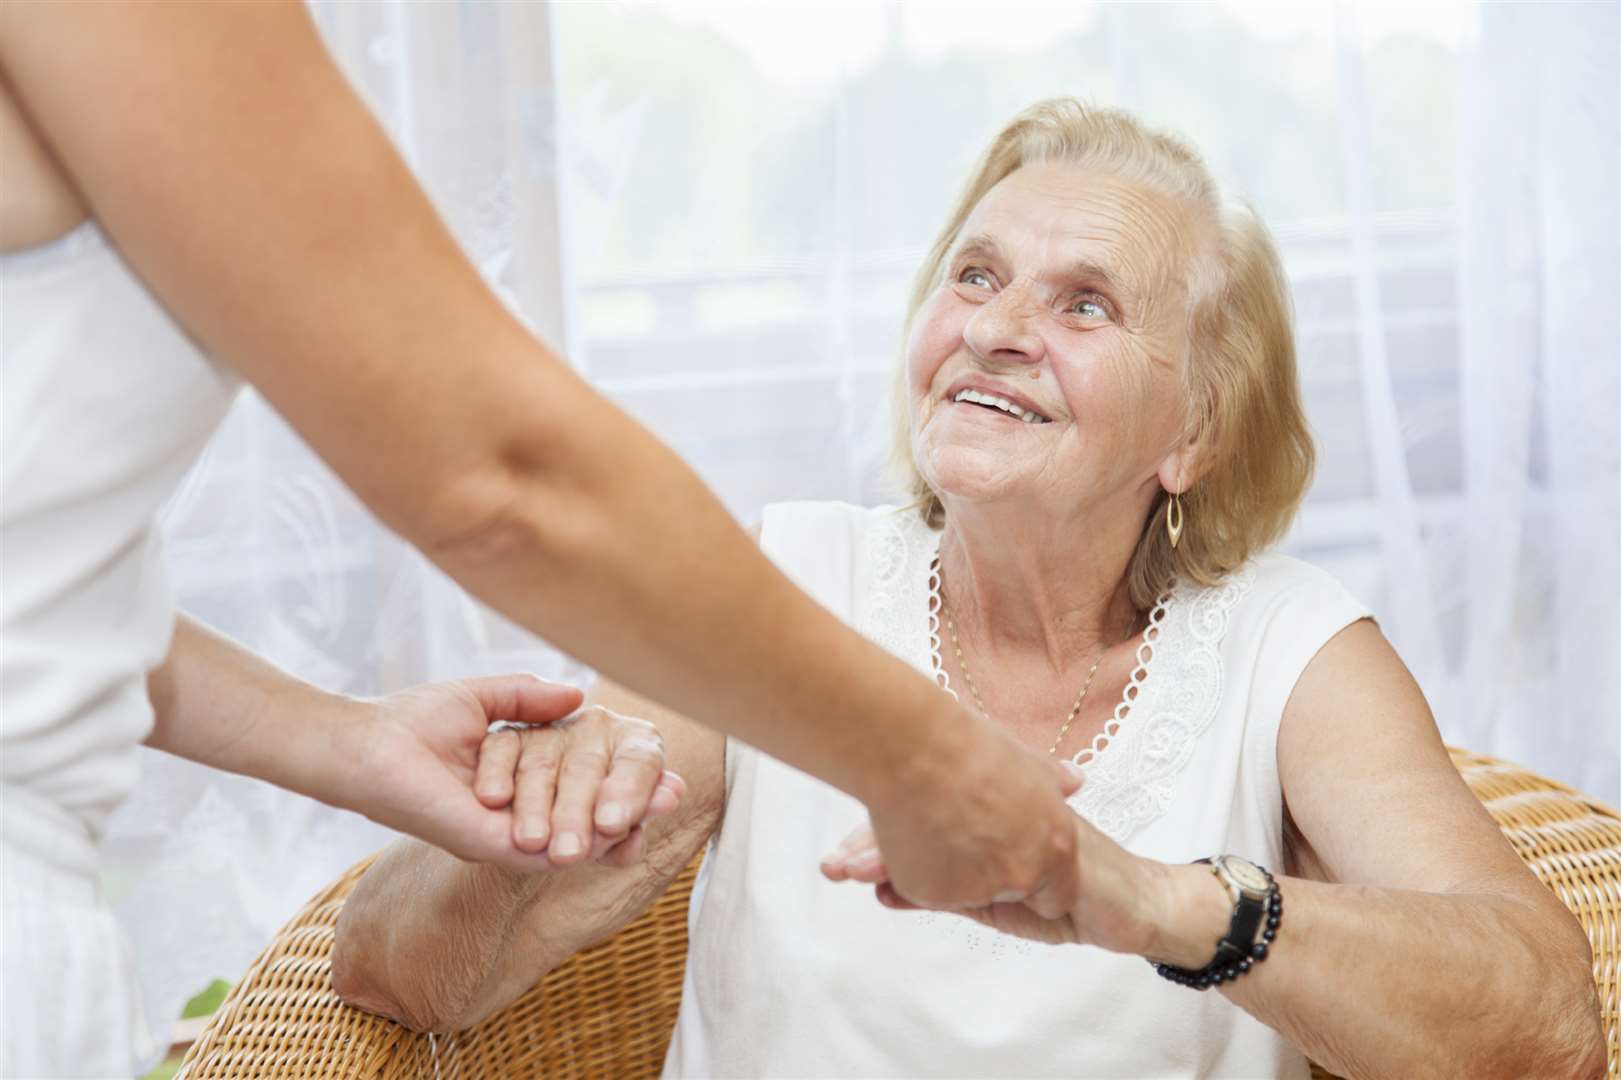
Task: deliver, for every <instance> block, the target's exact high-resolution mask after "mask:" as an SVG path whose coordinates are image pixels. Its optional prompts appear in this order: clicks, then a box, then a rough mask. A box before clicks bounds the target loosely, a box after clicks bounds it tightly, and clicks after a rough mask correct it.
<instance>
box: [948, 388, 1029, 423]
mask: <svg viewBox="0 0 1621 1080" xmlns="http://www.w3.org/2000/svg"><path fill="white" fill-rule="evenodd" d="M951 400H952V401H953V402H954V403H956V404H958V405H977V406H979V407H980V408H982V409H989V410H991V411H992V412H999V413H1001V414H1002V415H1004V416H1008V417H1011V418H1012V419H1014V420H1018V421H1020V422H1022V423H1026V424H1046V423H1050V422H1051V421H1050V420H1049V418H1047V417H1045V416H1042V415H1041V414H1040V413H1038V412H1036V411H1035V410H1034V409H1026V408H1024V407H1023V406H1020V405H1015V404H1014V403H1013V402H1011V401H1009V400H1008V399H1007V398H1002V397H997V396H996V395H995V394H986V393H983V392H981V391H979V390H959V391H957V393H956V394H955V395H953V397H952V399H951Z"/></svg>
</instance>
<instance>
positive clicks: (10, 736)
mask: <svg viewBox="0 0 1621 1080" xmlns="http://www.w3.org/2000/svg"><path fill="white" fill-rule="evenodd" d="M0 362H3V366H0V374H3V382H0V400H3V414H0V415H3V427H0V445H3V447H4V456H3V461H0V467H3V473H0V480H3V484H0V566H3V570H4V574H3V587H0V855H3V864H0V920H3V922H0V970H3V975H4V978H3V983H0V993H3V997H0V1022H3V1028H0V1076H5V1077H14V1076H26V1077H54V1076H97V1077H100V1076H129V1075H130V1073H131V1070H132V1069H133V1068H134V1062H135V1061H136V1060H138V1059H139V1058H142V1057H146V1056H149V1053H150V1050H151V1039H152V1034H151V1033H150V1032H149V1031H148V1030H147V1028H146V1025H145V1023H144V1021H143V1019H142V1016H141V1012H140V1003H139V999H138V995H137V993H136V991H135V979H134V973H133V971H132V970H131V968H130V965H129V959H128V950H127V948H126V945H125V943H124V941H123V938H122V936H121V934H120V933H119V931H118V928H117V926H116V925H115V923H114V922H113V918H112V915H111V914H110V913H109V911H108V910H107V907H106V905H105V904H104V903H103V902H102V899H101V897H100V896H99V895H98V893H99V886H98V881H97V867H96V842H97V839H98V837H99V835H100V832H101V830H102V827H103V825H104V823H105V822H106V819H107V815H108V813H109V812H110V811H111V810H112V809H113V807H114V806H116V805H117V804H118V802H119V801H120V800H122V799H123V798H124V797H125V796H126V795H127V794H128V793H129V791H130V789H131V788H132V787H133V786H134V784H135V781H136V774H137V768H136V747H137V745H138V744H139V743H140V741H141V740H142V739H143V738H145V736H146V734H147V733H148V731H150V730H151V726H152V709H151V705H150V704H149V703H148V701H147V696H146V674H147V672H148V671H149V670H150V669H151V668H153V667H155V666H156V665H157V664H158V663H160V662H161V661H162V659H163V657H164V654H165V653H166V652H167V651H168V644H169V637H170V634H171V632H172V629H173V625H174V610H173V606H172V602H171V597H170V592H169V584H168V578H167V573H166V570H165V566H164V557H163V545H162V542H161V538H160V537H159V535H158V530H157V527H156V518H157V514H158V511H159V508H160V507H161V506H162V504H163V502H164V500H165V499H167V498H168V496H169V495H170V494H171V493H172V492H173V491H174V489H175V487H176V485H177V484H178V483H179V482H180V480H181V478H182V476H183V475H184V474H185V472H186V470H187V469H188V468H189V467H190V466H191V465H192V463H193V462H194V461H195V460H196V459H197V457H198V455H199V453H200V452H201V450H202V448H203V445H204V443H205V442H207V440H208V437H209V436H210V435H211V434H212V433H213V431H214V430H215V428H216V427H218V426H219V423H220V421H221V419H222V418H223V417H224V416H225V413H226V411H227V409H228V408H229V407H230V403H231V400H232V398H233V397H234V396H235V394H236V391H237V389H238V386H239V384H238V382H237V381H236V380H235V379H234V378H232V377H231V376H230V375H228V374H227V373H225V372H224V371H222V370H221V369H219V368H217V367H215V366H214V365H213V364H212V363H210V362H209V360H208V359H207V358H205V357H204V356H203V355H202V354H201V353H200V352H199V351H198V349H197V347H196V346H195V345H194V344H193V343H192V342H191V341H190V339H188V338H187V337H186V335H185V334H184V332H182V331H181V330H180V329H179V328H178V327H177V326H176V325H175V323H174V321H173V320H172V319H171V318H170V317H169V316H168V314H167V313H166V312H165V311H164V310H163V309H162V308H161V307H160V306H159V305H158V304H157V302H156V301H155V300H154V299H153V298H152V296H151V295H150V294H149V293H148V292H147V291H146V288H145V287H144V285H143V284H142V283H141V282H140V281H139V280H138V279H137V278H136V277H135V276H134V274H133V273H132V272H131V270H130V268H129V267H128V266H127V265H126V264H125V263H124V260H123V259H122V258H121V257H120V255H119V253H118V251H117V250H116V249H115V248H114V247H113V246H112V245H111V244H110V243H109V242H108V241H107V240H106V239H105V238H104V237H103V235H102V234H101V232H100V230H99V229H98V228H97V227H96V226H95V225H94V224H86V225H83V226H80V227H79V228H78V229H77V230H75V231H74V232H72V233H70V234H69V235H68V236H66V237H64V238H63V239H62V240H59V241H57V242H55V243H53V244H50V245H47V246H45V247H42V248H37V249H33V250H30V251H26V252H21V253H15V254H9V255H0ZM158 1019H160V1020H161V1019H162V1018H158Z"/></svg>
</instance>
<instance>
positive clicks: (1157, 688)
mask: <svg viewBox="0 0 1621 1080" xmlns="http://www.w3.org/2000/svg"><path fill="white" fill-rule="evenodd" d="M940 536H941V533H940V531H939V530H937V529H933V528H931V527H930V526H929V525H928V523H927V522H925V521H924V520H923V518H922V516H921V515H919V514H917V513H916V512H915V511H910V510H896V509H893V508H888V509H885V510H881V511H876V512H875V513H874V516H873V519H872V524H871V526H870V527H869V529H868V533H867V559H868V574H867V578H868V581H867V584H868V586H869V587H868V588H867V589H866V590H865V592H866V595H865V596H864V597H861V598H860V599H858V602H857V608H858V611H859V612H860V615H859V619H858V624H859V625H860V627H861V629H862V630H863V631H864V632H865V633H866V634H867V636H868V637H870V638H872V639H873V640H874V641H876V642H877V643H878V644H880V645H882V646H884V647H885V648H887V649H889V651H890V652H892V653H895V654H896V655H897V656H900V657H901V658H902V659H905V660H907V661H908V662H910V663H911V664H912V665H913V666H914V667H916V668H917V669H919V670H920V671H922V672H924V673H925V674H927V675H929V676H931V677H932V678H933V679H934V680H935V684H936V685H938V686H939V687H940V688H941V689H942V690H944V691H946V692H947V693H949V694H952V696H953V697H955V696H956V692H955V691H954V690H953V689H952V687H951V680H950V678H949V676H948V674H947V673H946V671H945V670H944V667H943V666H942V663H941V659H940V608H939V590H940V583H939V554H940ZM1253 580H1254V570H1253V567H1251V566H1249V565H1246V566H1244V567H1241V568H1240V569H1239V570H1237V571H1235V572H1234V573H1233V574H1232V575H1230V576H1229V577H1228V578H1227V579H1226V580H1224V581H1222V582H1220V583H1219V584H1216V585H1212V586H1199V585H1190V584H1179V585H1175V586H1173V587H1172V588H1171V589H1170V590H1169V591H1168V592H1167V593H1166V594H1165V595H1164V596H1163V597H1161V599H1160V601H1159V603H1158V604H1156V605H1155V607H1154V610H1153V612H1152V613H1150V615H1149V624H1148V626H1147V628H1145V629H1144V631H1143V640H1142V642H1141V643H1140V644H1139V645H1138V647H1137V665H1136V667H1135V668H1134V669H1133V671H1132V674H1131V678H1130V679H1129V680H1128V681H1127V683H1126V686H1125V688H1124V690H1123V691H1122V692H1121V700H1120V701H1119V703H1118V704H1117V705H1116V706H1115V711H1114V715H1113V716H1112V717H1111V718H1110V720H1109V721H1108V722H1107V723H1106V724H1105V725H1104V728H1103V730H1102V731H1100V732H1099V733H1098V734H1097V735H1096V736H1094V737H1093V739H1092V742H1091V744H1090V745H1088V746H1085V747H1083V748H1082V749H1081V750H1080V751H1079V752H1078V753H1076V754H1075V755H1074V756H1073V758H1071V760H1073V761H1074V762H1075V763H1076V764H1077V765H1079V766H1080V768H1081V770H1082V773H1083V774H1084V777H1085V779H1084V781H1083V783H1082V785H1081V789H1080V791H1078V792H1076V794H1075V795H1073V796H1071V798H1070V805H1071V806H1072V807H1074V808H1075V810H1076V812H1077V813H1080V814H1081V815H1082V816H1083V817H1085V818H1086V819H1087V820H1088V821H1090V822H1092V824H1093V825H1095V826H1097V827H1098V829H1099V830H1101V831H1102V832H1103V833H1105V834H1106V835H1108V836H1109V837H1111V838H1113V839H1114V840H1116V841H1118V842H1124V841H1125V840H1126V839H1127V838H1128V837H1129V836H1130V835H1131V834H1132V833H1134V832H1136V831H1137V830H1138V829H1140V828H1142V827H1143V826H1145V825H1147V824H1148V823H1150V822H1152V821H1153V820H1155V819H1156V818H1158V817H1160V816H1161V815H1163V814H1164V813H1165V811H1166V810H1167V809H1168V808H1169V807H1170V804H1171V800H1172V798H1173V797H1174V795H1175V793H1176V781H1177V779H1178V777H1179V776H1180V775H1181V773H1182V771H1183V770H1184V769H1185V768H1186V766H1187V764H1188V762H1189V760H1191V758H1192V756H1193V751H1194V748H1195V746H1196V745H1197V744H1198V741H1199V738H1200V736H1202V735H1203V734H1204V732H1205V731H1206V730H1207V729H1208V728H1209V727H1210V725H1211V723H1212V722H1213V721H1214V719H1215V716H1216V714H1217V712H1218V711H1219V710H1220V706H1221V702H1222V691H1223V685H1222V682H1223V679H1222V660H1221V644H1222V640H1223V638H1224V636H1225V634H1226V629H1227V624H1228V621H1229V616H1230V614H1231V612H1232V610H1233V608H1234V607H1235V606H1236V605H1237V604H1238V602H1239V600H1241V599H1242V598H1243V596H1244V594H1245V593H1246V592H1247V591H1248V590H1249V586H1250V583H1251V582H1252V581H1253ZM924 616H926V617H924ZM1150 672H1152V674H1153V676H1154V677H1153V678H1152V679H1150V678H1149V674H1150Z"/></svg>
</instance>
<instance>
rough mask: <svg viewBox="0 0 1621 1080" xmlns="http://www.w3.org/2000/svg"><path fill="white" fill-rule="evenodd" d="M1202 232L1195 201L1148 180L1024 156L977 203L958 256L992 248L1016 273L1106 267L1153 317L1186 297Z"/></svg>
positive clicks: (1136, 309)
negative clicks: (1187, 202)
mask: <svg viewBox="0 0 1621 1080" xmlns="http://www.w3.org/2000/svg"><path fill="white" fill-rule="evenodd" d="M1195 232H1196V230H1195V228H1194V224H1193V220H1192V214H1191V213H1190V211H1189V210H1188V208H1186V207H1184V206H1182V205H1181V204H1179V203H1177V202H1176V201H1174V200H1172V199H1171V198H1170V197H1169V196H1166V195H1163V194H1161V193H1159V192H1157V191H1154V190H1153V189H1151V188H1149V187H1147V186H1146V185H1144V184H1142V183H1139V182H1136V181H1133V180H1129V179H1126V178H1123V177H1120V176H1117V175H1114V174H1112V173H1107V172H1099V171H1096V170H1089V169H1081V168H1078V167H1076V166H1073V165H1026V166H1024V167H1022V168H1020V169H1017V170H1015V171H1014V172H1012V173H1010V174H1009V175H1008V176H1006V177H1004V178H1003V179H1002V180H1001V182H999V183H998V184H997V185H996V186H995V187H993V188H992V189H991V190H990V191H988V192H986V193H985V196H984V197H983V198H982V199H980V201H979V203H978V204H977V205H975V207H974V209H973V210H972V211H971V212H970V213H969V215H968V219H967V221H965V222H964V223H963V227H962V230H961V231H960V232H959V233H958V235H957V240H956V243H955V244H954V245H953V246H952V258H953V260H955V259H956V258H958V257H959V256H961V255H962V254H964V253H965V252H967V251H970V250H973V251H975V253H978V249H983V248H992V249H994V251H993V252H990V253H992V254H999V255H1000V256H1001V257H1003V258H1005V259H1007V260H1008V261H1009V263H1010V264H1011V265H1010V266H1008V267H1007V268H1006V272H1007V273H1010V274H1013V275H1016V276H1029V277H1034V278H1037V279H1041V280H1046V281H1053V282H1058V281H1061V280H1063V279H1065V278H1067V277H1071V276H1074V275H1075V272H1080V273H1081V274H1082V276H1095V277H1105V278H1107V279H1108V282H1109V284H1111V285H1112V286H1113V287H1114V289H1115V290H1116V292H1117V293H1118V294H1119V297H1118V298H1119V300H1120V302H1121V303H1122V304H1123V305H1124V306H1125V307H1126V308H1127V310H1128V311H1129V312H1131V313H1133V314H1134V316H1135V317H1134V318H1133V319H1132V320H1131V321H1133V322H1138V323H1142V322H1153V321H1158V320H1159V319H1160V318H1165V317H1170V316H1172V315H1173V314H1176V313H1179V312H1181V311H1182V310H1183V309H1184V307H1185V299H1186V287H1185V285H1186V278H1187V269H1188V266H1189V264H1190V261H1191V259H1192V258H1193V257H1194V255H1195V253H1196V250H1197V241H1196V239H1195Z"/></svg>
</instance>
